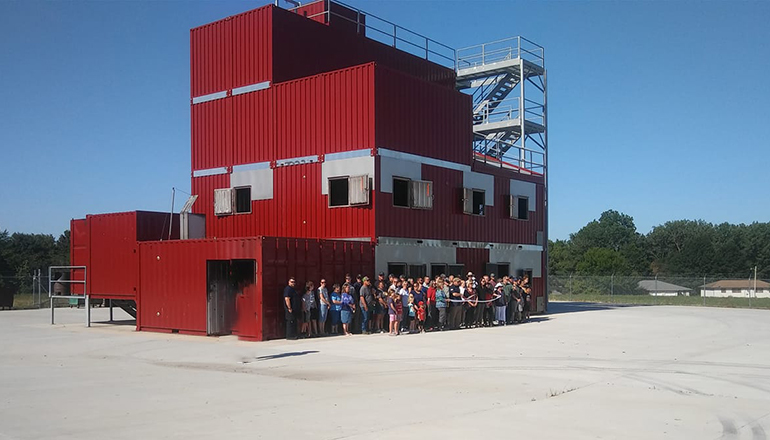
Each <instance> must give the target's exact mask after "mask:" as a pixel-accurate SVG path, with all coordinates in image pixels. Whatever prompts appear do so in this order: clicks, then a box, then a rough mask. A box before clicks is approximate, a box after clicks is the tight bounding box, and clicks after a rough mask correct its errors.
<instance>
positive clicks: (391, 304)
mask: <svg viewBox="0 0 770 440" xmlns="http://www.w3.org/2000/svg"><path fill="white" fill-rule="evenodd" d="M387 298H388V322H389V324H388V331H389V334H390V336H396V335H398V309H397V308H396V302H397V301H398V300H397V299H396V288H395V287H393V286H391V287H390V288H389V289H388V293H387Z"/></svg>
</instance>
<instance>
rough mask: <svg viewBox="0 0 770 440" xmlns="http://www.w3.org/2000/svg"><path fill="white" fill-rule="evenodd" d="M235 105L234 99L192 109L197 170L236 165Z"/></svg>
mask: <svg viewBox="0 0 770 440" xmlns="http://www.w3.org/2000/svg"><path fill="white" fill-rule="evenodd" d="M232 103H233V101H232V99H231V98H227V99H217V100H216V101H209V102H203V103H200V104H195V105H193V106H192V107H191V108H190V115H191V119H192V120H191V123H190V129H191V133H190V139H191V149H190V153H191V164H192V169H193V170H205V169H208V168H216V167H224V166H230V165H232V164H233V119H232V113H233V104H232Z"/></svg>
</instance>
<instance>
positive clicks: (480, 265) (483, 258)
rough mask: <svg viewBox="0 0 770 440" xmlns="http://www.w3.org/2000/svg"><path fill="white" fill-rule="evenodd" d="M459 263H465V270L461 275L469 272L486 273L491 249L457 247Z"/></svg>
mask: <svg viewBox="0 0 770 440" xmlns="http://www.w3.org/2000/svg"><path fill="white" fill-rule="evenodd" d="M455 255H456V257H457V263H459V264H463V265H465V268H464V272H465V273H462V274H460V275H462V276H465V274H466V273H468V272H473V273H474V274H476V275H477V276H478V274H484V273H486V270H485V268H486V264H487V263H488V262H489V249H476V248H457V253H456V254H455Z"/></svg>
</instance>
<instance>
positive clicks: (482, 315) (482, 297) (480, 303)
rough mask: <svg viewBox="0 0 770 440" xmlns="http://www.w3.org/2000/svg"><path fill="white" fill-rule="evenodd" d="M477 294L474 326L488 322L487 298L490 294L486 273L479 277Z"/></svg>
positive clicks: (484, 324)
mask: <svg viewBox="0 0 770 440" xmlns="http://www.w3.org/2000/svg"><path fill="white" fill-rule="evenodd" d="M477 296H478V300H477V304H476V327H485V326H486V325H487V324H488V323H487V322H486V310H487V305H488V304H489V302H488V301H489V298H490V297H491V296H492V295H491V292H490V290H489V278H487V276H486V275H485V276H484V277H483V278H482V279H481V283H480V285H479V289H478V292H477Z"/></svg>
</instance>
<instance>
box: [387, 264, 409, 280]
mask: <svg viewBox="0 0 770 440" xmlns="http://www.w3.org/2000/svg"><path fill="white" fill-rule="evenodd" d="M388 273H392V274H393V275H395V276H397V277H398V276H401V275H406V264H404V263H388Z"/></svg>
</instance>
